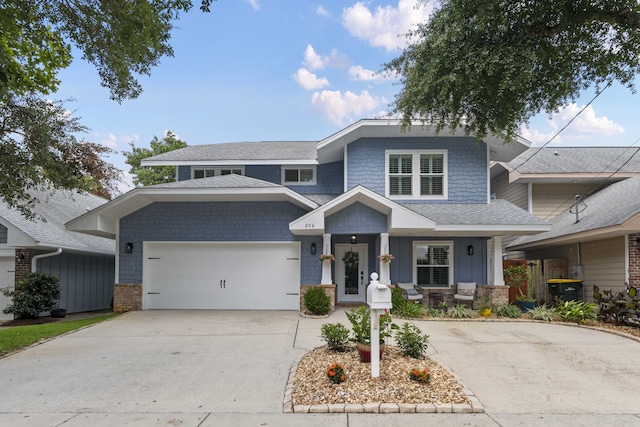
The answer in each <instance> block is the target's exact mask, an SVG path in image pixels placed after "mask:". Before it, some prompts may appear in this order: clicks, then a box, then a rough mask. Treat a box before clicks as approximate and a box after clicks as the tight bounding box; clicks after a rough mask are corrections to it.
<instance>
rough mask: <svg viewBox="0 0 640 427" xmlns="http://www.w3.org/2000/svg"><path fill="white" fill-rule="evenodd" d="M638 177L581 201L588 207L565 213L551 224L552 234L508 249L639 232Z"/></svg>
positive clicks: (526, 239) (519, 241) (521, 240)
mask: <svg viewBox="0 0 640 427" xmlns="http://www.w3.org/2000/svg"><path fill="white" fill-rule="evenodd" d="M638 194H640V176H638V177H634V178H629V179H626V180H624V181H620V182H617V183H615V184H611V185H610V186H608V187H606V188H604V189H602V190H600V191H599V192H597V193H595V194H593V195H591V196H590V197H588V198H586V199H584V202H585V204H586V205H587V207H586V208H585V209H584V210H583V211H582V212H580V213H579V214H578V218H579V222H576V215H575V213H572V212H571V211H570V210H567V211H565V212H563V213H561V214H560V215H558V216H557V217H555V218H554V219H552V220H551V230H550V231H548V232H546V233H541V234H537V235H535V236H527V237H521V238H519V239H517V240H515V241H514V242H513V243H512V244H511V245H509V249H512V250H521V249H528V248H533V247H537V246H547V245H557V244H569V243H575V242H579V241H588V240H598V239H602V238H607V237H614V236H621V235H624V234H627V233H630V232H637V231H639V230H640V197H638Z"/></svg>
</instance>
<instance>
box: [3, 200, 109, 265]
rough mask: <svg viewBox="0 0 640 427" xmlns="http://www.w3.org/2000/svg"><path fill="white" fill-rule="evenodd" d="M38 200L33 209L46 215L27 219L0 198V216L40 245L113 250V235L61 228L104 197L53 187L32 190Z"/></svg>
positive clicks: (94, 250) (41, 214) (96, 204)
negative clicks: (105, 235) (106, 235)
mask: <svg viewBox="0 0 640 427" xmlns="http://www.w3.org/2000/svg"><path fill="white" fill-rule="evenodd" d="M31 194H32V195H34V196H35V197H36V198H37V199H38V201H39V203H36V205H35V207H34V208H33V211H34V212H35V213H36V214H37V215H39V216H41V217H43V218H45V219H46V222H43V221H41V220H34V221H30V220H28V219H26V218H25V217H24V216H22V215H21V214H20V213H19V212H18V211H16V210H15V209H12V208H10V207H9V206H8V205H7V204H6V203H5V202H4V201H0V217H2V218H3V219H4V220H6V221H7V222H9V223H11V224H12V225H13V226H14V227H16V228H17V229H19V230H20V231H22V232H23V233H25V234H27V235H28V236H30V237H31V238H32V239H34V240H35V241H37V242H39V244H40V245H44V246H53V247H62V248H66V249H73V250H78V251H88V252H102V253H115V242H114V240H113V239H107V238H104V237H97V236H91V235H88V234H83V233H77V232H74V231H68V230H66V229H65V223H66V222H68V221H70V220H72V219H74V218H76V217H78V216H80V215H82V214H84V213H86V212H87V211H89V210H92V209H95V208H97V207H98V206H101V205H103V204H104V203H106V202H107V201H106V200H105V199H103V198H101V197H98V196H94V195H92V194H88V193H80V194H79V193H72V192H69V191H61V190H57V191H54V192H52V193H47V192H38V191H32V192H31Z"/></svg>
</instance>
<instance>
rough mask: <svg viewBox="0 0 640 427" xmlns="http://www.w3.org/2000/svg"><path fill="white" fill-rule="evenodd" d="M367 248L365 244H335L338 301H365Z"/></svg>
mask: <svg viewBox="0 0 640 427" xmlns="http://www.w3.org/2000/svg"><path fill="white" fill-rule="evenodd" d="M368 248H369V247H368V245H366V244H355V245H351V244H336V264H335V265H336V284H337V285H338V301H344V302H365V301H366V299H367V284H368V283H369V277H368V276H369V265H368V262H367V259H368V255H369V254H368Z"/></svg>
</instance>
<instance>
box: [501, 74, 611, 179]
mask: <svg viewBox="0 0 640 427" xmlns="http://www.w3.org/2000/svg"><path fill="white" fill-rule="evenodd" d="M610 86H611V82H609V83H607V85H606V86H605V87H603V88H602V89H601V90H599V91H598V92H597V93H596V94H595V96H594V97H593V98H591V100H590V101H589V102H588V103H587V104H586V105H585V106H584V107H582V108H581V109H580V111H578V112H577V113H576V114H575V115H574V116H573V117H572V118H571V120H569V121H568V122H567V123H566V124H565V125H564V126H563V127H562V129H560V130H559V131H558V132H556V133H555V134H554V135H553V136H552V137H551V139H550V140H548V141H547V142H545V143H544V144H543V145H542V146H541V147H540V148H539V149H538V150H537V151H535V152H534V153H533V154H532V155H531V156H529V157H528V158H526V159H525V160H524V162H522V163H520V164H519V165H518V166H516V167H515V168H514V170H513V171H514V172H516V171H517V170H518V168H519V167H521V166H522V165H524V164H525V163H527V162H528V161H529V160H531V159H532V158H533V156H535V155H536V154H538V152H539V151H540V150H542V149H543V148H544V147H546V146H547V145H549V144H550V143H551V142H552V141H553V140H554V139H556V137H557V136H558V135H560V134H561V133H562V132H563V131H564V130H565V129H566V128H567V127H569V125H570V124H571V123H573V121H574V120H575V119H577V118H578V116H579V115H580V114H582V112H583V111H584V110H586V109H587V107H588V106H590V105H591V104H592V103H593V101H595V100H596V99H597V98H598V97H599V96H600V95H601V94H602V92H604V91H605V90H606V89H607V88H609V87H610Z"/></svg>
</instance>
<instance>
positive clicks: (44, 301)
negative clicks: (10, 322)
mask: <svg viewBox="0 0 640 427" xmlns="http://www.w3.org/2000/svg"><path fill="white" fill-rule="evenodd" d="M2 293H3V294H4V295H5V296H7V297H9V298H11V299H12V300H13V305H12V306H10V307H7V308H5V309H4V310H3V311H4V312H5V313H7V314H10V313H14V314H15V315H16V316H17V317H22V318H29V319H35V318H37V317H38V316H39V315H40V313H42V312H43V311H51V310H52V309H53V308H54V307H55V306H56V304H57V303H58V299H60V279H58V277H57V276H54V275H52V274H45V273H31V274H29V275H28V276H27V277H26V278H24V279H22V280H20V281H19V282H18V284H17V285H16V287H15V289H9V288H4V289H2Z"/></svg>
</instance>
